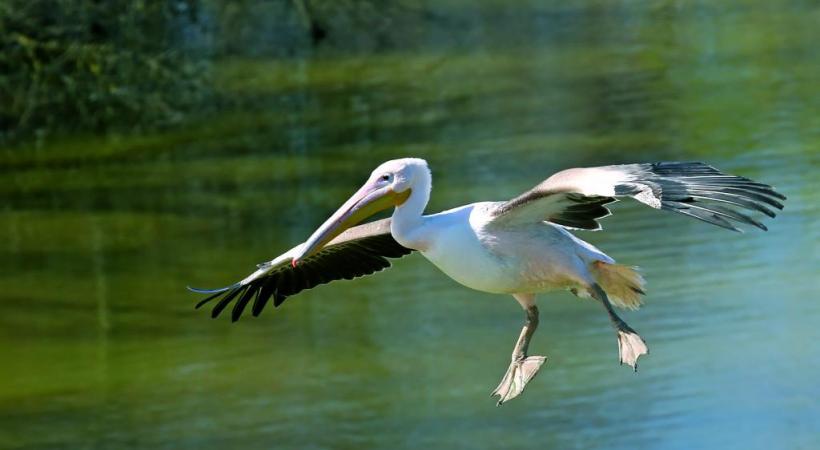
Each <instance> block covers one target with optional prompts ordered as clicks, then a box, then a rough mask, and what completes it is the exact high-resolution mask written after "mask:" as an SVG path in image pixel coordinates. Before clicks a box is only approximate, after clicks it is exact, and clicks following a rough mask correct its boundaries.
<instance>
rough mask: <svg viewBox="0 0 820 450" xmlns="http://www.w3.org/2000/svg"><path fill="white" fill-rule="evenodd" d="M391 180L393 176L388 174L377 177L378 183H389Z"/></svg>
mask: <svg viewBox="0 0 820 450" xmlns="http://www.w3.org/2000/svg"><path fill="white" fill-rule="evenodd" d="M392 179H393V175H392V174H389V173H386V174H384V175H382V176H381V177H379V180H380V181H390V180H392Z"/></svg>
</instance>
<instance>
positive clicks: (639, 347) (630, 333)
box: [590, 284, 649, 372]
mask: <svg viewBox="0 0 820 450" xmlns="http://www.w3.org/2000/svg"><path fill="white" fill-rule="evenodd" d="M590 292H591V294H592V296H593V297H594V298H596V299H597V300H599V301H600V302H601V303H602V304H603V305H604V308H606V312H607V314H609V320H610V321H611V322H612V326H613V327H615V331H616V332H617V333H618V357H619V358H620V363H621V364H626V365H628V366H630V367H632V369H633V370H634V371H635V372H637V371H638V358H639V357H640V356H641V355H646V354H648V353H649V348H648V347H647V346H646V342H645V341H644V340H643V338H642V337H641V336H640V335H638V333H637V332H636V331H635V330H633V329H632V327H630V326H629V325H627V323H626V322H624V321H623V319H621V318H620V317H618V315H617V314H615V310H614V309H613V308H612V303H610V302H609V297H607V295H606V292H604V290H603V289H601V286H599V285H598V284H593V285H592V289H590Z"/></svg>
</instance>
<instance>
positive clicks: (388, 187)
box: [291, 158, 430, 267]
mask: <svg viewBox="0 0 820 450" xmlns="http://www.w3.org/2000/svg"><path fill="white" fill-rule="evenodd" d="M421 172H425V173H426V174H429V173H430V169H428V167H427V161H425V160H423V159H418V158H402V159H394V160H391V161H387V162H385V163H383V164H382V165H380V166H379V167H377V168H376V170H374V171H373V172H372V173H371V174H370V177H369V178H368V179H367V182H365V183H364V185H363V186H362V187H361V188H359V190H358V191H356V193H355V194H353V196H352V197H350V198H349V199H348V200H347V201H346V202H345V203H344V204H343V205H342V206H341V207H340V208H339V209H338V210H337V211H336V212H335V213H333V215H332V216H330V218H329V219H327V220H326V221H325V223H323V224H322V226H320V227H319V228H318V229H317V230H316V231H314V232H313V234H312V235H311V236H310V237H309V238H308V240H307V241H305V243H304V244H302V247H301V249H299V250H298V251H297V254H296V255H295V256H294V257H293V260H292V261H291V264H292V265H293V266H294V267H296V265H297V264H298V263H299V261H300V260H302V259H304V258H307V257H309V256H311V255H313V254H315V253H316V252H318V251H319V250H321V249H322V247H324V246H325V244H327V243H328V242H330V241H331V240H332V239H333V238H335V237H336V236H338V235H339V234H341V233H342V232H343V231H345V230H346V229H348V228H350V227H352V226H353V225H356V224H358V223H359V222H361V221H363V220H364V219H366V218H368V217H370V216H372V215H373V214H376V213H377V212H379V211H383V210H385V209H388V208H391V207H397V206H401V205H402V204H403V203H404V202H406V201H407V199H408V198H409V197H410V194H411V193H412V191H413V183H414V181H415V180H416V179H417V174H419V173H421Z"/></svg>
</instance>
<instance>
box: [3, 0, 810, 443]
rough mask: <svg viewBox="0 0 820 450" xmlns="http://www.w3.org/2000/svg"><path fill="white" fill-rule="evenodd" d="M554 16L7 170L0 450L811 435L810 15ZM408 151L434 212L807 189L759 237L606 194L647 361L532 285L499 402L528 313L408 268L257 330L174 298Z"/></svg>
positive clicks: (296, 79) (291, 306)
mask: <svg viewBox="0 0 820 450" xmlns="http://www.w3.org/2000/svg"><path fill="white" fill-rule="evenodd" d="M592 4H593V5H594V4H596V3H594V2H593V3H592ZM538 5H539V4H538V3H534V4H530V5H527V6H526V7H522V9H520V10H516V11H515V12H514V13H509V9H508V8H504V7H503V5H502V4H501V3H500V2H499V4H498V5H495V4H494V3H493V2H484V6H483V8H476V10H477V12H476V14H477V16H475V17H474V16H468V17H466V18H465V23H466V25H464V26H465V27H466V28H465V30H466V31H465V32H464V34H462V35H461V36H462V39H461V40H459V41H457V42H454V43H452V45H449V46H445V47H442V48H438V47H436V46H435V45H429V46H421V47H420V48H414V49H413V50H408V51H395V52H390V53H389V54H374V55H372V56H361V55H359V56H355V55H349V56H330V55H326V56H314V57H307V56H305V57H299V58H293V59H289V60H284V61H283V60H263V59H239V58H237V59H232V60H222V61H219V62H218V64H217V71H218V83H219V86H220V89H222V90H223V92H225V93H229V94H231V95H235V96H237V97H238V98H239V97H241V98H250V99H256V103H255V104H256V105H257V106H255V107H248V108H247V109H244V110H226V111H225V112H224V113H223V114H220V115H218V116H215V117H213V118H212V119H209V121H207V122H203V123H198V124H193V125H191V126H189V127H185V128H182V129H177V130H173V131H168V132H165V133H158V134H151V135H139V136H124V137H119V138H116V137H109V138H94V137H88V136H85V137H83V136H77V137H66V138H65V139H62V140H58V141H55V142H53V143H50V144H47V145H45V146H43V147H40V148H8V149H3V150H2V151H0V199H2V204H1V205H2V206H0V233H2V236H3V239H2V240H0V254H2V256H1V257H0V268H2V270H0V361H2V369H0V381H2V383H0V448H14V449H18V448H19V449H51V448H71V449H75V448H101V449H103V448H104V449H108V448H192V449H193V448H196V449H205V448H306V449H325V448H349V449H365V448H391V449H393V448H420V447H423V448H484V449H499V448H551V449H572V448H575V449H585V448H618V449H634V448H646V449H654V448H671V449H692V448H720V449H725V448H743V449H757V448H759V449H764V448H765V449H769V448H784V449H811V448H818V447H820V404H819V403H818V398H820V383H818V380H820V346H819V345H818V344H817V343H818V342H820V327H818V323H820V303H819V302H818V301H817V300H818V290H819V289H820V281H818V276H820V226H819V225H820V208H818V200H820V198H819V197H818V184H817V171H818V170H820V114H818V111H820V89H818V86H820V51H819V50H818V47H817V45H816V44H817V42H818V38H820V36H819V35H818V32H817V31H816V30H817V25H816V24H817V23H818V20H820V10H819V9H818V8H817V7H816V5H813V4H812V3H811V2H806V3H800V2H789V3H787V2H775V3H761V2H741V3H739V4H737V5H735V6H732V7H728V6H727V7H715V6H710V5H711V4H709V3H704V4H701V5H688V6H683V5H678V4H671V3H669V4H668V3H665V2H661V3H658V4H657V5H656V6H653V7H651V8H649V7H642V6H641V5H640V4H632V3H628V2H627V3H624V4H622V5H620V6H619V7H618V8H616V10H615V11H611V10H609V9H607V8H603V7H601V8H595V7H592V6H590V7H588V8H579V11H580V13H579V12H578V11H575V12H576V13H578V14H575V15H573V14H570V13H572V12H573V11H574V10H573V11H569V12H568V11H567V10H564V9H560V8H556V9H555V10H551V9H548V8H544V7H540V6H538ZM505 12H506V13H505ZM505 14H506V15H505ZM437 39H442V38H441V36H439V37H438V38H437ZM432 40H433V37H431V42H432ZM409 155H412V156H418V157H423V158H426V159H428V161H429V162H430V164H431V167H432V169H433V176H434V189H433V196H432V200H431V204H430V207H429V209H428V211H430V212H434V211H437V210H441V209H446V208H449V207H452V206H456V205H460V204H464V203H469V202H473V201H479V200H503V199H506V198H509V197H512V196H514V195H516V194H517V193H519V192H520V191H522V190H524V189H527V188H529V187H531V186H532V185H533V184H535V183H537V182H539V181H540V180H541V179H543V178H545V177H546V176H548V175H549V174H551V173H553V172H555V171H557V170H560V169H563V168H567V167H572V166H583V165H600V164H612V163H621V162H636V161H654V160H704V161H708V162H709V163H711V164H713V165H715V166H717V167H719V168H721V169H723V170H725V171H728V172H732V173H737V174H742V175H745V176H748V177H751V178H753V179H755V180H758V181H762V182H765V183H769V184H772V185H774V186H776V187H777V188H778V190H780V191H781V192H782V193H784V194H785V195H787V196H788V197H789V200H788V201H787V206H786V209H785V210H784V211H783V213H782V214H781V215H780V216H779V217H778V218H777V219H775V220H772V221H767V224H768V225H769V227H770V231H769V232H768V233H762V232H756V231H754V230H750V231H749V232H748V233H745V234H734V233H730V232H727V231H725V230H722V229H718V228H716V227H709V226H707V225H705V224H702V223H699V222H696V221H692V220H688V219H686V218H683V217H681V216H673V215H670V214H665V213H660V212H656V211H652V210H650V209H648V208H645V207H641V206H639V205H637V204H635V203H631V202H622V203H620V204H618V205H616V206H615V208H614V209H615V212H616V214H615V215H614V216H613V217H610V218H607V219H606V220H605V222H604V227H605V230H606V231H605V232H598V233H593V232H583V233H579V235H580V236H581V237H582V238H583V239H586V240H589V241H590V242H592V243H594V244H595V245H596V246H599V247H600V248H601V249H603V250H604V251H606V252H607V253H608V254H610V255H612V256H613V257H615V258H616V259H618V261H619V262H622V263H626V264H633V265H639V266H641V267H643V270H644V275H645V276H646V278H647V279H648V281H649V296H648V298H647V304H646V306H645V307H644V308H643V309H641V310H640V311H637V312H628V313H625V314H624V317H625V319H626V320H627V321H628V322H629V323H630V324H631V325H632V326H633V327H634V328H635V329H637V330H638V331H640V332H641V334H642V335H643V336H644V337H645V338H646V340H647V342H648V344H649V346H650V348H651V354H650V355H649V356H647V357H644V358H642V359H641V367H640V371H639V372H638V373H637V374H633V373H632V372H631V371H630V370H628V369H626V368H624V367H619V366H618V364H617V345H616V341H615V338H614V335H613V332H612V330H611V328H610V326H609V323H608V321H607V318H606V315H605V314H604V312H603V311H602V310H601V308H600V307H598V306H596V305H595V304H593V303H591V302H589V301H579V300H577V299H575V298H573V297H572V296H570V295H569V294H565V293H557V294H551V295H543V296H541V297H540V302H539V305H540V308H541V312H542V316H541V317H542V321H541V327H540V328H539V330H538V332H537V334H536V336H535V339H534V341H533V344H532V346H531V350H532V351H533V352H534V353H536V354H546V355H547V356H548V358H549V359H548V361H547V364H546V366H545V367H544V368H543V370H542V372H541V374H540V375H539V376H538V378H536V379H535V380H534V381H533V382H532V383H531V384H530V386H529V387H528V388H527V391H526V392H525V394H524V395H523V396H522V397H521V398H519V399H515V400H514V401H512V402H510V403H509V404H506V405H504V406H503V407H501V408H496V407H495V406H494V405H495V403H494V401H493V400H492V399H490V398H489V393H490V391H491V390H492V388H494V387H495V385H496V384H497V383H498V381H499V379H500V377H501V375H502V374H503V372H504V370H505V369H506V366H507V363H508V358H509V352H510V351H511V348H512V345H513V343H514V341H515V339H516V337H517V336H518V332H519V329H520V326H521V322H522V321H523V314H522V312H521V310H520V308H519V307H518V305H517V304H516V303H515V302H514V301H513V299H512V298H511V297H505V296H496V295H489V294H483V293H478V292H472V291H469V290H467V289H466V288H462V287H461V286H459V285H457V284H456V283H455V282H453V281H451V280H450V279H448V278H447V277H446V276H444V275H443V274H441V273H440V272H438V271H437V270H436V269H435V268H434V267H432V266H431V265H429V264H428V263H426V261H425V260H424V259H423V258H422V257H421V256H419V255H412V256H410V257H408V258H405V259H403V260H400V261H398V262H396V264H395V265H394V269H391V270H389V271H387V272H384V273H379V274H378V275H376V276H373V277H369V278H365V279H360V280H356V281H355V282H337V283H333V284H331V285H327V286H322V287H320V288H317V289H315V290H312V291H308V292H304V293H302V294H300V295H298V296H296V297H294V298H292V299H289V300H288V301H287V302H286V303H285V304H284V305H282V307H280V308H278V309H273V308H270V309H267V310H265V311H264V312H263V313H262V315H261V316H260V317H259V318H257V319H253V318H250V317H248V318H243V319H242V320H240V321H239V322H238V323H236V324H231V323H230V321H229V320H228V318H227V317H224V318H220V319H219V320H211V319H210V318H209V315H208V312H207V311H195V310H193V304H194V303H195V302H196V300H197V299H198V298H199V297H198V296H196V295H193V294H190V293H188V292H186V291H185V289H184V288H185V286H186V285H194V286H206V287H207V286H220V285H225V284H228V283H230V282H233V281H235V280H236V279H238V278H241V277H244V276H245V275H246V274H247V273H248V272H249V271H250V270H251V269H253V267H254V264H256V263H258V262H261V261H264V260H268V259H271V258H272V257H274V256H276V255H278V254H279V253H280V252H282V251H284V250H286V249H288V248H290V247H291V246H292V245H293V244H295V243H297V242H300V241H301V240H303V239H304V238H305V237H306V236H307V235H308V234H309V233H310V232H311V231H312V230H313V228H315V226H316V225H318V224H319V223H321V222H322V221H323V220H324V219H325V218H326V217H327V216H328V214H330V212H332V211H333V210H334V209H335V208H336V207H337V206H338V205H339V204H340V203H341V202H342V201H344V200H345V199H346V198H347V196H348V195H349V194H350V193H352V192H353V191H354V190H355V189H356V188H357V187H358V186H359V184H360V183H361V182H362V181H363V180H364V178H365V177H366V176H367V174H369V172H370V170H371V169H372V168H373V167H375V166H376V165H377V164H378V163H380V162H381V161H383V160H385V159H389V158H393V157H398V156H409ZM269 306H270V305H269Z"/></svg>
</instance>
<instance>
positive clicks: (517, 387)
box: [490, 294, 547, 406]
mask: <svg viewBox="0 0 820 450" xmlns="http://www.w3.org/2000/svg"><path fill="white" fill-rule="evenodd" d="M514 297H515V299H516V300H518V302H519V303H521V306H522V307H524V310H525V311H526V312H527V321H526V322H525V323H524V327H523V328H522V329H521V334H520V335H519V336H518V341H516V343H515V347H514V348H513V352H512V357H511V362H510V367H509V368H508V369H507V372H506V373H505V374H504V377H503V378H501V383H499V384H498V387H496V388H495V390H494V391H493V393H492V394H490V395H491V396H498V403H496V406H501V405H502V404H503V403H504V402H507V401H509V400H512V399H514V398H515V397H518V396H519V395H520V394H521V392H523V391H524V387H525V386H526V385H527V383H528V382H529V381H530V380H532V379H533V377H535V375H536V374H537V373H538V369H540V368H541V366H542V365H543V364H544V362H545V361H546V360H547V358H546V357H545V356H527V348H528V347H529V344H530V338H531V337H532V335H533V333H535V329H536V328H538V308H537V307H536V306H535V295H532V294H515V295H514Z"/></svg>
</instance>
